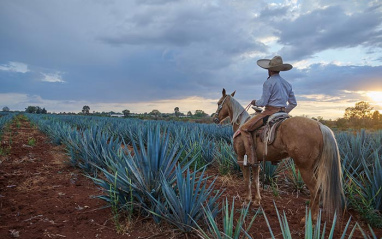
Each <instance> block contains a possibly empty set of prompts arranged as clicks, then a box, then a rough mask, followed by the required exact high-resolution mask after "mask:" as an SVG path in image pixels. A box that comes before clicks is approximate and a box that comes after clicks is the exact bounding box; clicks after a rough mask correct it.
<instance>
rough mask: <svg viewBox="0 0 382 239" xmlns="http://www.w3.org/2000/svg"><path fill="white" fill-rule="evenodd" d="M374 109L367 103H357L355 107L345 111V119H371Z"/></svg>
mask: <svg viewBox="0 0 382 239" xmlns="http://www.w3.org/2000/svg"><path fill="white" fill-rule="evenodd" d="M372 110H373V107H370V104H369V103H368V102H366V101H360V102H357V103H355V107H348V108H346V109H345V115H344V118H345V119H349V120H352V119H365V118H370V116H371V111H372Z"/></svg>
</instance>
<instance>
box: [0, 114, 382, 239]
mask: <svg viewBox="0 0 382 239" xmlns="http://www.w3.org/2000/svg"><path fill="white" fill-rule="evenodd" d="M33 139H34V140H35V143H34V144H33V143H31V141H30V140H33ZM28 141H29V143H28ZM0 147H1V148H3V149H9V152H8V154H7V155H5V156H0V238H2V239H3V238H108V239H113V238H190V237H191V238H195V237H196V235H184V234H179V233H176V231H175V230H173V229H172V228H171V227H170V226H168V225H160V226H158V225H156V224H155V223H154V222H153V221H152V220H151V219H145V218H135V219H133V221H132V223H131V225H130V226H129V227H126V228H125V229H126V230H125V233H123V234H122V233H117V230H116V227H115V224H114V222H113V220H112V213H111V210H110V208H105V207H106V206H107V204H106V203H105V202H104V201H102V200H100V199H97V198H94V196H97V195H101V194H102V190H101V189H100V188H98V187H97V186H96V185H95V184H94V183H93V181H92V180H91V179H89V178H87V177H85V176H84V175H83V173H82V172H81V171H79V170H78V169H75V168H73V167H71V166H70V165H69V164H68V163H67V161H68V160H69V157H68V156H67V155H66V154H65V148H63V146H55V145H53V144H51V143H49V139H48V138H47V137H46V136H45V135H44V134H42V133H41V132H40V131H38V130H37V129H35V128H33V127H31V125H30V124H29V122H28V121H26V120H21V125H16V123H13V124H12V125H11V127H10V130H9V131H6V132H5V133H4V135H3V137H2V141H1V145H0ZM10 147H11V148H10ZM208 173H209V174H210V175H218V173H217V171H216V170H213V169H210V170H208ZM215 183H216V186H217V188H222V189H225V192H224V194H223V197H222V199H223V198H225V196H227V197H228V200H229V201H232V197H235V198H236V200H235V204H236V207H237V209H240V204H241V202H242V198H241V197H240V196H243V195H244V193H245V190H244V183H243V181H242V179H241V177H240V176H219V177H218V179H217V180H216V182H215ZM281 184H282V183H281ZM279 187H280V188H279V190H278V192H279V197H276V196H274V194H273V193H272V191H271V190H262V191H261V195H262V200H263V201H262V206H263V208H264V211H265V212H266V216H267V218H268V220H269V222H270V225H271V226H272V229H273V233H274V235H275V236H276V238H282V236H281V234H280V233H281V231H280V227H279V223H278V219H277V214H276V211H275V208H274V205H273V201H275V203H276V205H277V207H278V209H279V211H280V212H282V211H285V214H286V215H287V218H288V222H289V226H290V229H291V233H292V235H293V238H304V231H305V229H304V227H303V226H301V225H300V220H301V218H302V217H303V216H304V215H305V206H306V202H307V200H308V198H309V197H308V196H307V195H303V194H300V195H297V194H296V193H292V192H291V190H290V189H288V188H281V185H279ZM255 212H256V209H252V210H251V213H250V215H254V213H255ZM348 218H349V213H346V215H344V216H343V219H341V220H340V222H339V223H337V224H338V229H337V230H336V232H337V234H338V235H340V234H339V233H340V232H341V231H342V230H341V228H344V226H345V224H346V221H347V219H348ZM355 218H357V217H354V216H353V220H352V221H353V223H352V225H354V221H355V220H357V219H355ZM358 221H359V220H358ZM363 228H364V229H365V228H367V227H366V226H363ZM328 230H329V229H328V228H327V231H328ZM375 233H376V234H377V235H379V237H380V236H382V230H381V229H375ZM250 234H251V235H252V237H253V238H270V233H269V229H268V226H267V224H266V222H265V220H264V217H263V216H262V215H260V216H258V217H257V218H256V220H255V222H254V225H253V226H252V228H251V230H250ZM327 234H328V232H327ZM339 237H340V236H338V238H339ZM335 238H337V237H335ZM353 238H362V237H361V234H360V233H358V232H357V236H356V237H353Z"/></svg>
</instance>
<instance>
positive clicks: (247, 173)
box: [238, 156, 252, 204]
mask: <svg viewBox="0 0 382 239" xmlns="http://www.w3.org/2000/svg"><path fill="white" fill-rule="evenodd" d="M238 159H239V160H238V161H241V162H242V161H243V160H244V157H243V156H239V157H238ZM239 166H240V168H241V171H242V172H243V177H244V185H245V188H246V191H247V193H246V195H245V198H244V204H248V203H250V202H252V191H251V167H247V166H243V164H239Z"/></svg>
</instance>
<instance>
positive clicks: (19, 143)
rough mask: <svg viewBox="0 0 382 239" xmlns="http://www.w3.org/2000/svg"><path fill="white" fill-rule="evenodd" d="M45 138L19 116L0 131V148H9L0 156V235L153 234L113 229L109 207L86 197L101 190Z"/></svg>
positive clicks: (96, 236) (105, 236) (32, 236)
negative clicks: (0, 139)
mask: <svg viewBox="0 0 382 239" xmlns="http://www.w3.org/2000/svg"><path fill="white" fill-rule="evenodd" d="M48 142H49V140H48V138H47V137H46V136H45V135H43V134H42V133H41V132H39V131H38V130H37V129H34V128H32V127H31V126H30V124H29V122H27V121H25V120H22V121H20V123H18V124H16V123H14V124H13V125H12V126H11V128H10V131H8V132H6V133H5V135H3V137H2V142H1V147H2V148H4V149H6V148H9V145H10V146H11V149H10V151H9V154H7V155H5V156H4V155H3V156H0V238H2V239H3V238H17V237H18V238H108V239H112V238H136V237H137V236H138V235H139V236H145V235H146V236H148V235H151V234H152V233H154V232H152V230H145V231H143V232H142V231H135V232H134V230H133V231H132V232H131V235H130V236H129V235H124V236H121V235H119V234H117V233H116V229H115V226H114V224H113V221H112V220H111V218H112V215H111V211H110V209H109V208H106V209H102V207H104V206H105V205H106V203H104V202H103V201H102V200H100V199H92V196H93V195H100V194H101V191H100V190H99V189H97V188H96V186H95V185H94V183H93V182H92V181H91V180H90V179H88V178H86V177H85V176H84V175H83V174H82V173H81V172H80V171H79V170H77V169H74V168H73V167H71V166H69V165H68V164H66V163H65V161H66V160H67V159H68V157H67V156H66V155H65V153H64V152H65V151H64V149H63V148H62V147H60V146H54V145H52V144H50V143H48ZM141 226H142V225H141ZM143 226H144V225H143ZM142 228H143V227H142ZM150 231H151V232H152V233H150Z"/></svg>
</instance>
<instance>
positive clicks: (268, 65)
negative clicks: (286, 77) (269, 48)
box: [257, 56, 293, 71]
mask: <svg viewBox="0 0 382 239" xmlns="http://www.w3.org/2000/svg"><path fill="white" fill-rule="evenodd" d="M257 65H259V66H260V67H261V68H264V69H269V70H271V71H289V70H290V69H292V68H293V66H292V65H291V64H284V63H283V59H282V58H281V56H275V57H273V58H272V59H271V60H269V59H260V60H258V61H257Z"/></svg>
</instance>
